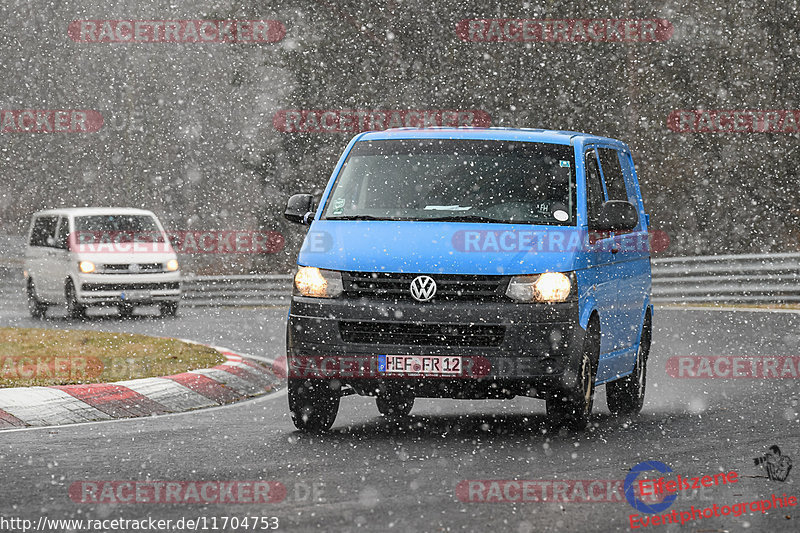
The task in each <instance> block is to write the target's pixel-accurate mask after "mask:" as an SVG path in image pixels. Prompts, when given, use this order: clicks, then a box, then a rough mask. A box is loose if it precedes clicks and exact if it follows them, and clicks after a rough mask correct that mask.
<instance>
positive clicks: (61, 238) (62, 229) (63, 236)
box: [55, 217, 69, 250]
mask: <svg viewBox="0 0 800 533" xmlns="http://www.w3.org/2000/svg"><path fill="white" fill-rule="evenodd" d="M68 237H69V219H68V218H67V217H61V219H60V223H59V225H58V234H57V235H56V245H55V247H56V248H60V249H61V250H66V249H67V248H68V246H67V238H68Z"/></svg>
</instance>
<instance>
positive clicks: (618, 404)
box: [606, 311, 653, 415]
mask: <svg viewBox="0 0 800 533" xmlns="http://www.w3.org/2000/svg"><path fill="white" fill-rule="evenodd" d="M652 330H653V324H652V319H651V318H650V311H647V314H646V315H645V318H644V324H643V325H642V338H641V339H640V341H639V349H638V350H637V352H636V361H635V362H634V366H633V372H632V373H630V374H628V375H627V376H625V377H624V378H622V379H617V380H615V381H612V382H610V383H609V384H608V385H606V404H607V405H608V410H609V411H611V412H612V413H614V414H615V415H635V414H638V413H639V412H640V411H641V410H642V406H643V405H644V391H645V387H646V386H647V357H648V356H649V355H650V339H651V338H652Z"/></svg>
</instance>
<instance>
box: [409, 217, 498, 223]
mask: <svg viewBox="0 0 800 533" xmlns="http://www.w3.org/2000/svg"><path fill="white" fill-rule="evenodd" d="M418 220H419V221H420V222H498V223H502V224H508V223H509V222H510V221H508V220H500V219H499V218H491V217H482V216H480V215H448V216H446V217H433V218H420V219H418Z"/></svg>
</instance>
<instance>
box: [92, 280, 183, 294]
mask: <svg viewBox="0 0 800 533" xmlns="http://www.w3.org/2000/svg"><path fill="white" fill-rule="evenodd" d="M81 288H82V289H83V290H84V291H98V292H99V291H166V290H177V289H180V288H181V284H180V282H179V281H163V282H161V283H84V284H83V285H81Z"/></svg>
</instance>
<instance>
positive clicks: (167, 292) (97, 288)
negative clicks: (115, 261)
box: [75, 272, 181, 305]
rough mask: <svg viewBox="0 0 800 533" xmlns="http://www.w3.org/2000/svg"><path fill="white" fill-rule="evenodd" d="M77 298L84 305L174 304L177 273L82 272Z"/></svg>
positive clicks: (178, 288)
mask: <svg viewBox="0 0 800 533" xmlns="http://www.w3.org/2000/svg"><path fill="white" fill-rule="evenodd" d="M75 285H76V298H77V300H78V302H79V303H81V304H84V305H113V304H126V303H127V304H141V305H146V304H155V303H175V302H178V301H179V300H180V299H181V275H180V272H163V273H158V274H81V275H79V276H78V278H77V283H76V284H75Z"/></svg>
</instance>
